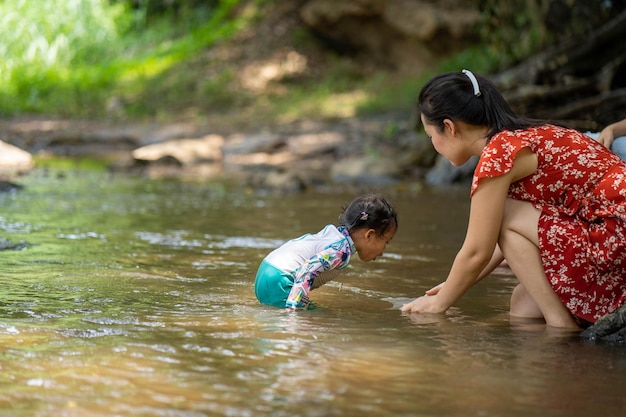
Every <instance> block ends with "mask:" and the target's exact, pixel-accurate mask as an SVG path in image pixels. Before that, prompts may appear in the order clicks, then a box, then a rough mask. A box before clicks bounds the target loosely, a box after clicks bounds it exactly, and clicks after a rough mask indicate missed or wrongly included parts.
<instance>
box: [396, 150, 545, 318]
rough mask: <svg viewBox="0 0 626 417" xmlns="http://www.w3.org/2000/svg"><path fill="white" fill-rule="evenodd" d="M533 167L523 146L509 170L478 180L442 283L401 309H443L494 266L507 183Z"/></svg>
mask: <svg viewBox="0 0 626 417" xmlns="http://www.w3.org/2000/svg"><path fill="white" fill-rule="evenodd" d="M536 169H537V157H536V155H535V154H533V153H532V152H531V151H530V150H529V149H523V150H521V151H520V152H519V153H518V155H517V157H516V160H515V162H514V165H513V168H512V169H511V170H510V171H509V172H508V173H506V174H504V175H502V176H498V177H494V178H485V179H482V180H481V181H480V183H479V184H478V187H477V188H476V190H475V191H474V195H473V197H472V201H471V205H470V217H469V224H468V228H467V233H466V235H465V241H464V242H463V246H462V247H461V249H460V250H459V252H458V254H457V256H456V257H455V259H454V263H453V264H452V268H451V269H450V273H449V274H448V277H447V279H446V281H445V284H444V285H442V286H441V287H440V288H439V291H438V292H437V293H436V294H435V295H432V296H428V295H427V296H424V297H420V298H417V299H416V300H414V301H412V302H410V303H408V304H405V305H404V306H402V309H401V310H402V311H406V312H423V313H442V312H444V311H446V310H447V309H448V308H450V306H452V305H453V304H454V303H455V302H456V301H457V300H458V299H459V298H461V296H462V295H463V294H464V293H465V292H466V291H467V290H468V289H469V288H470V287H471V286H472V285H474V284H475V283H476V282H478V281H479V280H480V279H482V278H483V277H484V276H486V275H487V274H488V273H490V272H491V271H492V270H493V269H494V268H495V266H497V263H496V261H497V260H501V259H502V258H501V254H500V253H499V251H496V247H497V241H498V237H499V235H500V228H501V226H502V219H503V215H504V203H505V201H506V198H507V194H508V190H509V187H510V185H511V183H513V182H515V181H517V180H518V179H520V178H523V177H525V176H528V175H530V174H531V173H532V172H534V171H535V170H536Z"/></svg>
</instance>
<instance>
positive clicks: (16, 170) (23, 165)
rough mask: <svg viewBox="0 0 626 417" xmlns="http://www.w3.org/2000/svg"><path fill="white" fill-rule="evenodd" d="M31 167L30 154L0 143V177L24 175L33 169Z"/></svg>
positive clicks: (31, 159) (32, 164) (31, 158)
mask: <svg viewBox="0 0 626 417" xmlns="http://www.w3.org/2000/svg"><path fill="white" fill-rule="evenodd" d="M33 166H34V163H33V157H32V155H31V154H30V153H28V152H26V151H24V150H22V149H20V148H18V147H16V146H13V145H9V144H8V143H5V142H2V141H0V176H3V177H10V176H13V175H17V174H25V173H27V172H29V171H30V170H31V169H33Z"/></svg>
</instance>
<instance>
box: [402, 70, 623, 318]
mask: <svg viewBox="0 0 626 417" xmlns="http://www.w3.org/2000/svg"><path fill="white" fill-rule="evenodd" d="M418 105H419V112H420V117H421V121H422V123H423V125H424V130H425V132H426V134H427V135H428V136H429V137H430V138H431V140H432V142H433V145H434V147H435V149H436V150H437V152H439V153H440V154H442V155H443V156H444V157H445V158H447V159H448V160H449V161H450V162H451V163H452V164H453V165H455V166H460V165H462V164H463V163H464V162H466V161H467V160H468V159H469V158H470V157H471V156H473V155H477V156H479V158H480V159H479V162H478V165H477V167H476V170H475V172H474V178H473V181H472V187H471V192H470V196H471V209H470V217H469V225H468V228H467V234H466V237H465V241H464V243H463V246H462V247H461V249H460V250H459V252H458V254H457V255H456V257H455V260H454V263H453V265H452V268H451V270H450V272H449V274H448V277H447V278H446V281H445V282H444V283H442V284H440V285H438V286H437V287H435V288H433V289H431V290H429V291H427V293H426V295H425V296H423V297H419V298H417V299H415V300H414V301H412V302H410V303H408V304H405V305H404V306H403V307H402V311H405V312H420V313H421V312H424V313H426V312H428V313H441V312H444V311H446V310H447V309H448V308H449V307H450V306H452V305H453V304H454V303H455V302H456V301H457V300H458V299H459V298H460V297H461V296H462V295H463V294H464V293H465V292H466V291H467V290H468V289H469V288H470V287H471V286H472V285H474V284H475V283H476V282H478V281H479V280H480V279H482V278H483V277H485V276H486V275H488V274H489V273H490V272H491V271H493V269H494V268H495V267H496V266H497V265H498V264H499V263H500V262H501V261H502V260H503V259H506V260H507V262H508V264H509V266H510V267H511V270H512V271H513V273H514V274H515V275H516V277H517V278H518V279H519V282H520V283H519V285H518V286H517V287H516V288H515V289H514V291H513V294H512V296H511V306H510V313H511V315H513V316H520V317H537V318H541V317H543V318H544V319H545V321H546V324H547V325H548V326H553V327H558V328H567V329H579V328H580V327H579V326H583V327H585V326H586V325H588V324H590V323H594V322H595V321H596V320H597V319H598V318H599V317H601V316H603V315H605V314H607V313H609V312H611V311H613V310H615V309H616V308H617V307H619V306H620V305H621V304H622V302H623V301H624V299H625V298H626V164H624V163H623V162H622V161H621V160H620V158H619V157H618V156H616V155H615V154H614V153H612V152H610V151H609V150H607V148H606V147H604V146H603V145H602V144H600V143H598V142H596V141H594V140H592V139H591V138H589V137H587V136H585V135H583V134H582V133H580V132H578V131H575V130H571V129H566V128H563V127H559V126H555V125H551V124H546V123H543V122H539V121H533V120H529V119H524V118H521V117H518V116H516V115H515V114H514V113H513V111H512V110H511V108H510V107H509V106H508V104H507V103H506V101H505V100H504V98H503V97H502V95H501V94H500V93H499V92H498V91H497V89H496V88H495V86H494V85H493V84H492V83H491V82H490V81H489V80H487V79H486V78H484V77H481V76H475V75H474V74H472V73H471V72H470V71H467V70H463V71H462V72H458V73H446V74H442V75H439V76H436V77H434V78H433V79H431V80H430V81H429V82H428V83H426V85H425V86H424V87H423V89H422V91H421V92H420V95H419V103H418Z"/></svg>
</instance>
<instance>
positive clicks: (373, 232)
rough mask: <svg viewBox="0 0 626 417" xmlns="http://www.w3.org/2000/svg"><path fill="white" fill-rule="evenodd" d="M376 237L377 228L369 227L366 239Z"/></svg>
mask: <svg viewBox="0 0 626 417" xmlns="http://www.w3.org/2000/svg"><path fill="white" fill-rule="evenodd" d="M375 237H376V230H374V229H367V232H365V239H367V240H370V239H373V238H375Z"/></svg>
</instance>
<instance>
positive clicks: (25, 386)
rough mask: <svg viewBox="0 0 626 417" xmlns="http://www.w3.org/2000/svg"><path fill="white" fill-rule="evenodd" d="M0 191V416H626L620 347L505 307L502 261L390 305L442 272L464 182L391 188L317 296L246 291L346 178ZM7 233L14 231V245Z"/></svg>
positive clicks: (51, 177) (42, 176)
mask: <svg viewBox="0 0 626 417" xmlns="http://www.w3.org/2000/svg"><path fill="white" fill-rule="evenodd" d="M22 183H23V184H24V185H25V186H26V188H25V189H24V190H22V191H20V192H17V193H9V194H2V195H0V203H1V210H2V211H1V212H0V237H1V238H3V239H9V240H10V241H12V242H13V243H15V244H17V243H22V244H23V245H21V246H23V248H22V249H21V250H5V251H2V252H0V256H1V257H2V272H1V274H0V275H1V276H0V282H1V288H2V289H1V293H2V297H1V299H0V352H1V355H2V356H1V357H0V415H3V416H4V415H6V416H181V417H192V416H193V417H195V416H320V417H322V416H342V417H349V416H481V417H486V416H524V417H528V416H564V417H565V416H568V417H572V416H573V417H575V416H604V417H606V416H621V415H623V413H624V407H625V405H626V399H625V398H624V387H625V386H626V347H621V346H602V345H593V344H589V343H585V342H582V341H580V340H579V339H578V338H577V337H576V336H575V335H572V334H570V333H559V332H546V331H545V329H544V328H543V326H542V325H541V323H524V324H521V325H519V324H514V323H511V322H510V321H509V317H508V315H507V309H508V302H509V295H510V291H511V289H512V288H513V286H514V284H515V281H514V279H513V278H512V276H511V275H510V273H509V272H508V271H507V270H506V269H501V270H499V271H497V273H496V274H494V275H493V276H491V277H489V278H488V279H486V280H485V281H483V282H481V283H480V284H478V285H477V286H475V287H474V288H472V289H471V290H470V292H469V293H468V294H467V295H466V296H465V297H464V298H463V299H462V300H461V301H460V302H459V303H458V305H457V306H456V307H455V308H453V309H451V310H450V311H449V312H448V314H446V315H434V316H428V315H422V316H419V315H418V316H406V315H403V314H402V313H400V311H399V310H398V308H397V307H398V306H399V305H401V304H402V303H403V302H406V301H407V300H408V299H409V298H412V297H415V296H417V295H420V294H422V293H423V292H424V290H426V289H428V288H430V287H431V286H433V285H435V284H437V283H439V282H440V281H441V280H443V279H444V278H445V274H446V272H447V269H448V267H449V265H450V262H451V260H452V258H453V256H454V254H455V251H456V250H457V249H458V247H459V246H460V244H461V242H462V239H463V235H464V232H465V224H466V219H467V213H468V207H469V206H468V201H467V189H466V187H459V188H453V189H447V190H428V189H423V190H421V191H416V190H412V191H409V190H407V189H402V188H399V189H397V190H395V189H394V190H390V189H385V190H375V189H374V191H382V192H385V193H386V195H387V196H388V197H389V198H390V199H391V201H392V202H393V204H394V205H395V206H396V208H397V210H398V212H399V216H400V229H399V231H398V233H397V235H396V237H395V238H394V239H393V241H392V242H391V243H390V245H389V246H388V248H387V249H388V251H387V253H386V255H385V256H384V257H382V258H379V259H378V260H376V261H375V262H372V263H363V262H361V261H359V260H358V259H356V257H355V260H354V261H353V262H352V263H351V265H350V266H349V267H348V269H347V270H346V271H345V272H344V274H343V275H342V276H341V277H340V280H339V281H338V282H335V283H331V284H329V285H327V286H325V287H323V288H321V289H319V290H316V291H314V292H313V293H312V299H313V300H314V302H315V303H316V304H317V309H314V310H311V311H300V312H286V311H283V310H281V309H277V308H273V307H266V306H262V305H259V304H258V303H257V301H256V299H255V298H254V292H253V282H254V274H255V272H256V267H257V265H258V263H259V262H260V260H261V259H262V257H263V256H264V255H265V254H266V253H267V252H269V251H270V250H271V249H273V248H274V247H276V246H278V245H279V244H281V243H282V242H284V241H285V240H287V239H290V238H293V237H296V236H299V235H301V234H303V233H307V232H315V231H317V230H319V229H321V228H322V227H323V226H324V225H325V224H327V223H334V222H335V221H336V219H337V215H338V214H339V211H340V209H341V207H342V205H343V204H345V203H347V202H349V200H351V199H352V198H353V197H354V196H355V194H354V193H351V192H347V191H335V192H323V193H322V192H319V193H312V192H310V193H304V194H297V195H296V194H294V195H273V194H269V195H268V194H265V195H263V194H258V193H255V192H251V191H250V190H246V189H245V188H243V187H238V186H232V185H227V184H224V183H207V182H191V181H165V180H160V181H159V180H147V179H140V178H134V177H124V176H110V175H107V174H104V173H94V172H90V171H82V170H71V169H70V170H67V171H65V172H64V173H63V175H60V173H59V172H55V171H46V170H39V171H36V172H34V173H33V174H32V175H30V176H28V177H26V178H24V179H23V180H22ZM18 248H19V247H18Z"/></svg>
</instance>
